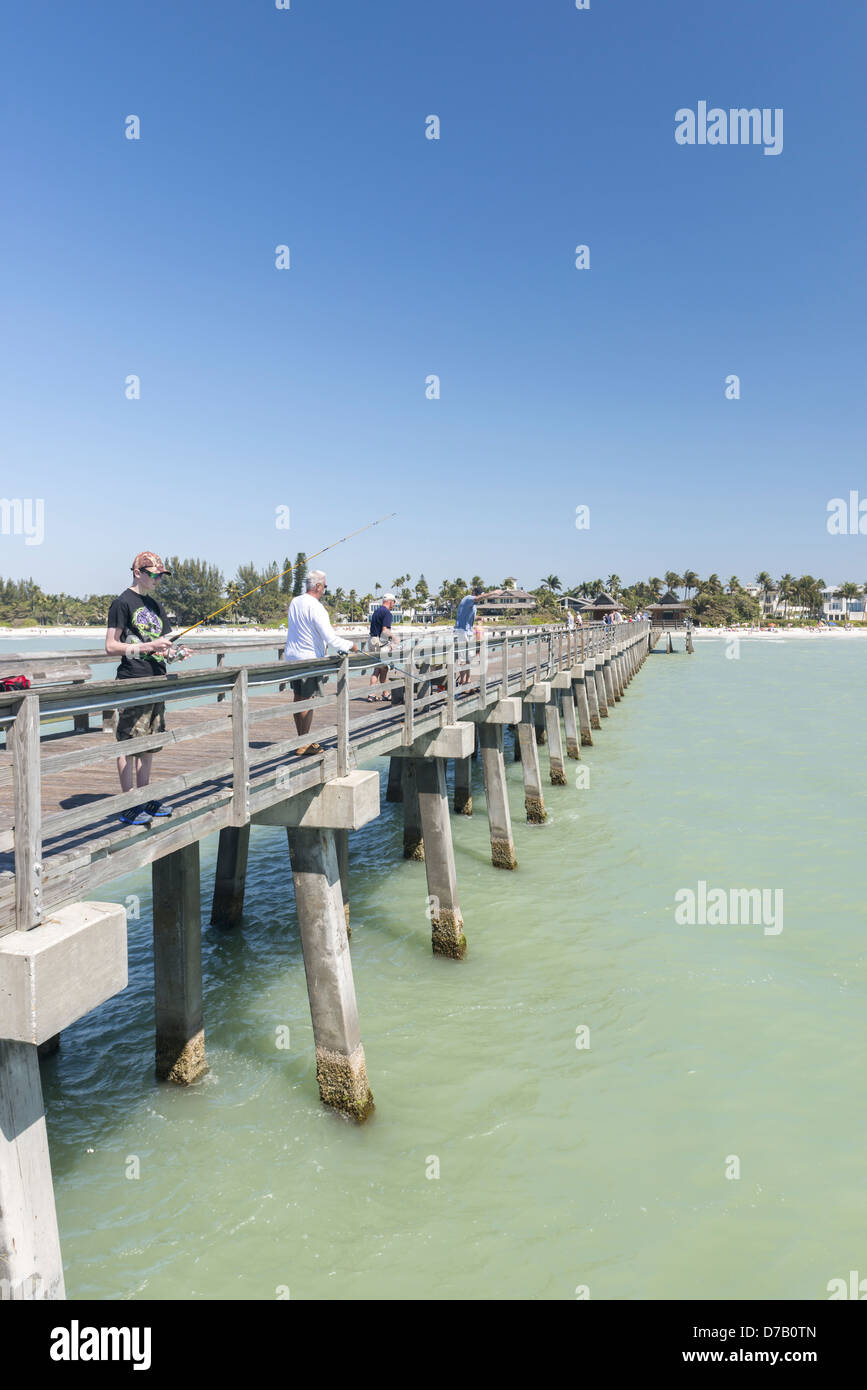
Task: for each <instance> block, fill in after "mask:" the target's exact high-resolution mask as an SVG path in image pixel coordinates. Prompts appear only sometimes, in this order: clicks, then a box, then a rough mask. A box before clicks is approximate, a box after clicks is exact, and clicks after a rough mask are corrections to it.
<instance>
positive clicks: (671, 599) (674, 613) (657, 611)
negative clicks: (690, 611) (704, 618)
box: [647, 589, 687, 629]
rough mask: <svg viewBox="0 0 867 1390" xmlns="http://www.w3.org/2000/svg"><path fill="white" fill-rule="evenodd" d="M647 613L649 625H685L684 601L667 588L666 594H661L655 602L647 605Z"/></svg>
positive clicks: (685, 608)
mask: <svg viewBox="0 0 867 1390" xmlns="http://www.w3.org/2000/svg"><path fill="white" fill-rule="evenodd" d="M647 614H648V617H649V618H650V624H651V627H662V628H666V629H668V628H679V627H686V618H687V607H686V604H685V603H682V602H681V600H680V599H679V598H678V597H677V594H673V593H672V591H671V589H669V591H668V593H667V594H663V595H662V598H661V599H657V601H656V603H649V604H648V605H647Z"/></svg>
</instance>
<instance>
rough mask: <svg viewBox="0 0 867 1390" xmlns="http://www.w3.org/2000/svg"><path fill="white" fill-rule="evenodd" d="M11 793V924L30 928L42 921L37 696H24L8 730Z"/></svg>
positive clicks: (20, 927) (21, 929)
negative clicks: (13, 822)
mask: <svg viewBox="0 0 867 1390" xmlns="http://www.w3.org/2000/svg"><path fill="white" fill-rule="evenodd" d="M11 734H12V738H11V741H10V747H11V752H12V779H13V788H14V793H15V926H16V928H17V930H18V931H30V929H31V927H38V926H39V925H40V923H41V922H42V791H41V778H40V764H39V696H38V695H25V696H24V699H23V700H22V701H21V704H20V705H19V707H18V712H17V714H16V715H15V722H14V724H13V725H12V729H11Z"/></svg>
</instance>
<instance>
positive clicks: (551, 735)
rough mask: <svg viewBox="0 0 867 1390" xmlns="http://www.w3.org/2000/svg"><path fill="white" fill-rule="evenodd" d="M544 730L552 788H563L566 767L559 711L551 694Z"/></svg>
mask: <svg viewBox="0 0 867 1390" xmlns="http://www.w3.org/2000/svg"><path fill="white" fill-rule="evenodd" d="M545 729H546V732H547V735H548V767H549V771H550V775H551V785H552V787H565V785H566V765H565V763H564V761H563V739H562V737H561V731H560V711H559V709H558V708H557V697H556V694H555V692H554V691H552V692H551V699H550V700H549V701H548V703H547V705H546V706H545Z"/></svg>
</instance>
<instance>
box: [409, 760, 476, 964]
mask: <svg viewBox="0 0 867 1390" xmlns="http://www.w3.org/2000/svg"><path fill="white" fill-rule="evenodd" d="M412 762H413V766H414V768H415V779H416V785H417V787H418V804H419V811H420V813H421V824H422V833H423V835H424V845H425V857H424V865H425V870H426V872H427V891H428V903H429V906H430V919H431V944H432V946H433V951H434V955H438V956H451V958H452V959H453V960H461V959H463V956H464V955H465V953H466V949H467V939H466V937H465V935H464V919H463V917H462V915H461V909H460V904H459V902H458V882H457V874H456V873H455V854H454V848H453V846H452V827H451V821H450V820H449V803H448V797H447V795H446V773H445V765H444V763H443V760H442V758H413V759H412Z"/></svg>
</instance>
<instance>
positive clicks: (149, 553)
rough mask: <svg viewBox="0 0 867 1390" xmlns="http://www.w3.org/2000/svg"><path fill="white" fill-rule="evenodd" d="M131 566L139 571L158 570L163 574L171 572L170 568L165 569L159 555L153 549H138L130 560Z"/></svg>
mask: <svg viewBox="0 0 867 1390" xmlns="http://www.w3.org/2000/svg"><path fill="white" fill-rule="evenodd" d="M132 568H133V569H134V570H139V571H141V570H160V571H161V573H163V574H171V570H167V569H166V567H165V565H164V564H163V562H162V560H161V559H160V557H159V555H157V554H156V553H155V552H154V551H153V550H140V551H139V553H138V555H136V557H135V559H134V560H133V562H132Z"/></svg>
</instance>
